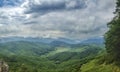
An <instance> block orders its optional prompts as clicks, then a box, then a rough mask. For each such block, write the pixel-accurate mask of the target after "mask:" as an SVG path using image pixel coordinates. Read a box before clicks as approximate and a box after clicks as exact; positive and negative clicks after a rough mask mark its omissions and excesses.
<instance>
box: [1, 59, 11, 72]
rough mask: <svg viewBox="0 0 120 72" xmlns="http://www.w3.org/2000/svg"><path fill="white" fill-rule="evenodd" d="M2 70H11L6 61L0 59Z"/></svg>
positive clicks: (3, 71)
mask: <svg viewBox="0 0 120 72" xmlns="http://www.w3.org/2000/svg"><path fill="white" fill-rule="evenodd" d="M0 72H9V66H8V64H7V63H6V62H4V61H2V60H1V61H0Z"/></svg>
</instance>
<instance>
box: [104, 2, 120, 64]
mask: <svg viewBox="0 0 120 72" xmlns="http://www.w3.org/2000/svg"><path fill="white" fill-rule="evenodd" d="M115 14H116V16H115V17H114V18H113V20H112V21H111V22H110V23H108V27H109V31H108V32H107V33H106V34H105V39H106V42H105V44H106V50H107V53H108V55H109V56H110V58H111V60H113V61H116V62H118V61H120V0H117V2H116V11H115Z"/></svg>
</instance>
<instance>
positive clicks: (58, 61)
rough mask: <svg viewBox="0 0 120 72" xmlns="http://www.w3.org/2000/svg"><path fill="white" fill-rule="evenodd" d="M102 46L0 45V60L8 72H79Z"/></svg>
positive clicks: (27, 43)
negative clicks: (7, 68) (4, 63)
mask: <svg viewBox="0 0 120 72" xmlns="http://www.w3.org/2000/svg"><path fill="white" fill-rule="evenodd" d="M102 47H103V46H97V45H92V44H91V45H79V46H72V47H69V46H68V47H66V46H57V47H56V46H55V47H53V46H51V45H47V44H41V43H31V42H10V43H3V44H0V59H3V60H4V61H6V62H7V63H8V65H9V66H10V71H9V72H80V71H81V70H80V68H81V66H82V65H83V64H85V63H87V62H89V61H90V60H92V59H93V58H94V57H95V56H96V55H97V54H98V53H99V52H100V51H101V50H103V48H102Z"/></svg>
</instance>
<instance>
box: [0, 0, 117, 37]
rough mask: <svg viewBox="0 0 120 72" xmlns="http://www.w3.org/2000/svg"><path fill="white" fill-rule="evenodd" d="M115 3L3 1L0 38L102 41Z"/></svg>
mask: <svg viewBox="0 0 120 72" xmlns="http://www.w3.org/2000/svg"><path fill="white" fill-rule="evenodd" d="M114 10H115V0H0V37H11V36H19V37H40V38H61V37H62V38H70V39H86V38H91V37H101V36H103V35H104V33H105V32H106V31H107V30H108V28H107V23H108V22H109V21H111V20H112V18H113V17H114V14H113V12H114Z"/></svg>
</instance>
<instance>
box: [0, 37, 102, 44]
mask: <svg viewBox="0 0 120 72" xmlns="http://www.w3.org/2000/svg"><path fill="white" fill-rule="evenodd" d="M15 41H27V42H40V43H46V44H52V43H58V42H59V43H66V44H89V43H95V44H103V43H104V38H103V37H95V38H89V39H86V40H72V39H67V38H56V39H54V38H37V37H36V38H33V37H26V38H25V37H3V38H0V43H6V42H15Z"/></svg>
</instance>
